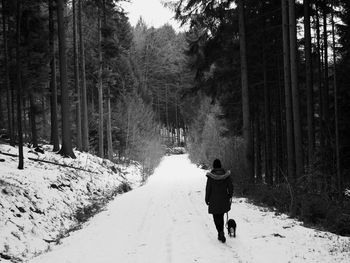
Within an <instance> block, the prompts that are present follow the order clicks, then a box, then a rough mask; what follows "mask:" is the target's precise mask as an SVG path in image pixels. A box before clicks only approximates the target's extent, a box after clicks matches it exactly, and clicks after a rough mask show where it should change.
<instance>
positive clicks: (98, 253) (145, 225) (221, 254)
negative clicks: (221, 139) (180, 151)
mask: <svg viewBox="0 0 350 263" xmlns="http://www.w3.org/2000/svg"><path fill="white" fill-rule="evenodd" d="M205 173H206V171H204V170H202V169H199V168H197V167H196V166H195V165H194V164H191V162H190V161H189V159H188V157H187V155H176V156H167V157H165V158H164V159H163V161H162V162H161V164H160V165H159V167H158V168H157V169H156V170H155V172H154V174H153V175H152V176H151V177H150V179H149V181H148V183H147V184H146V185H144V186H143V187H140V188H138V189H135V190H134V191H131V192H129V193H126V194H124V195H121V196H119V197H117V198H116V199H115V200H113V201H112V202H111V203H109V205H108V206H107V209H106V210H105V211H103V212H101V213H100V214H98V215H97V216H95V217H94V218H93V219H92V220H90V221H89V224H87V225H86V226H85V227H84V229H81V230H79V231H76V232H74V233H72V235H71V236H69V237H67V238H65V239H64V240H63V241H62V244H61V245H59V246H57V247H54V248H53V250H52V251H50V252H49V253H47V254H43V255H41V256H39V257H37V258H34V259H33V260H32V261H31V263H65V262H67V263H68V262H69V263H79V262H84V263H96V262H99V263H114V262H123V263H129V262H130V263H131V262H132V263H138V262H139V263H148V262H149V263H157V262H159V263H169V262H174V263H187V262H199V263H213V262H215V263H228V262H257V263H265V262H266V263H271V262H278V263H283V262H344V263H345V262H349V258H350V238H349V237H342V236H338V235H335V234H331V233H329V232H323V231H317V230H314V229H310V228H306V227H303V226H302V224H301V223H300V222H298V221H296V220H294V219H290V218H288V217H287V216H286V215H284V214H276V213H275V212H271V211H268V210H267V209H264V208H261V207H258V206H255V205H252V204H250V203H248V202H247V201H246V200H245V199H234V200H233V204H232V209H231V212H230V213H229V216H230V218H234V219H235V220H236V222H237V225H238V228H237V237H236V238H227V242H226V243H225V244H222V243H221V242H219V241H218V240H217V232H216V229H215V226H214V223H213V219H212V216H211V215H209V214H208V213H207V211H208V210H207V209H208V208H207V206H206V204H205V202H204V195H205V184H206V177H205ZM226 235H227V234H226Z"/></svg>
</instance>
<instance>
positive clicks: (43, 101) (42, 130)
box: [41, 95, 48, 140]
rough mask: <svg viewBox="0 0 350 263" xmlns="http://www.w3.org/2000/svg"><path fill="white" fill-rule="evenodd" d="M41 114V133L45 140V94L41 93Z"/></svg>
mask: <svg viewBox="0 0 350 263" xmlns="http://www.w3.org/2000/svg"><path fill="white" fill-rule="evenodd" d="M41 116H42V122H43V126H42V129H41V135H42V138H43V139H44V140H47V139H48V137H47V134H46V131H47V130H48V129H47V119H46V95H42V98H41Z"/></svg>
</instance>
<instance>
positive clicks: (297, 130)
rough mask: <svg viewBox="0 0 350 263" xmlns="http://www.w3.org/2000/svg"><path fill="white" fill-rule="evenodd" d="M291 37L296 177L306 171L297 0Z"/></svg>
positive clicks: (292, 11)
mask: <svg viewBox="0 0 350 263" xmlns="http://www.w3.org/2000/svg"><path fill="white" fill-rule="evenodd" d="M289 38H290V72H291V88H292V103H293V124H294V125H293V126H294V146H295V172H296V178H300V177H301V176H302V175H303V173H304V166H303V145H302V134H301V125H300V106H299V103H300V102H299V87H298V67H297V66H298V63H297V33H296V19H295V0H289Z"/></svg>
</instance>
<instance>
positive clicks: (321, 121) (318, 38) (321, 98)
mask: <svg viewBox="0 0 350 263" xmlns="http://www.w3.org/2000/svg"><path fill="white" fill-rule="evenodd" d="M315 10H316V12H315V14H316V18H315V20H316V41H317V67H318V91H319V107H318V108H319V115H320V117H319V126H320V127H319V129H320V153H321V170H323V161H324V159H325V157H324V148H325V124H324V95H323V93H324V91H323V85H322V84H323V83H322V75H323V71H322V61H321V57H322V56H321V33H320V21H319V14H318V6H317V5H316V8H315Z"/></svg>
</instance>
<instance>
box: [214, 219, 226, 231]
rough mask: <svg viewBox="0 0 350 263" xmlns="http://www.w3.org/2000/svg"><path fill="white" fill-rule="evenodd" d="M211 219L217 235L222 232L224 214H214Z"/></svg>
mask: <svg viewBox="0 0 350 263" xmlns="http://www.w3.org/2000/svg"><path fill="white" fill-rule="evenodd" d="M213 218H214V223H215V227H216V230H217V231H218V233H220V232H222V231H224V214H214V215H213Z"/></svg>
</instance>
